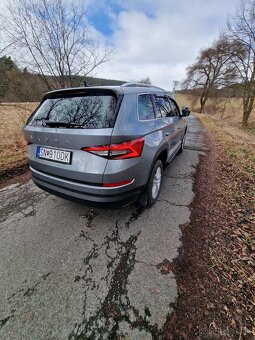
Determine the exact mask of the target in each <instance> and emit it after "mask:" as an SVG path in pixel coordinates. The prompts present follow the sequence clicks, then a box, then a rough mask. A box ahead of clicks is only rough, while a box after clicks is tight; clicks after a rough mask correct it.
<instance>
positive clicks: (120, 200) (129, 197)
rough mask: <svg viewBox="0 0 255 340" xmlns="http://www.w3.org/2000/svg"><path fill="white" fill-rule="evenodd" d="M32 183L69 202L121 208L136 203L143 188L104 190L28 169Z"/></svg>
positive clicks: (124, 187) (126, 187) (125, 187)
mask: <svg viewBox="0 0 255 340" xmlns="http://www.w3.org/2000/svg"><path fill="white" fill-rule="evenodd" d="M30 169H31V171H32V179H33V181H34V183H35V184H36V185H37V186H38V187H39V188H41V189H43V190H45V191H47V192H50V193H52V194H54V195H56V196H59V197H62V198H66V199H68V200H71V201H77V202H81V203H84V204H87V205H90V206H100V207H121V206H124V205H127V204H130V203H133V202H135V201H137V199H138V198H139V197H140V196H141V195H142V194H143V192H144V190H145V187H144V186H143V187H139V188H135V189H132V190H130V189H129V188H128V185H127V186H123V187H121V188H104V187H101V186H91V185H88V184H82V183H77V182H72V181H70V180H64V179H61V178H58V177H55V176H52V175H48V174H45V173H43V172H41V171H38V170H35V169H33V168H32V167H30Z"/></svg>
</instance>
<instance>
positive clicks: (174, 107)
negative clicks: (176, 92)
mask: <svg viewBox="0 0 255 340" xmlns="http://www.w3.org/2000/svg"><path fill="white" fill-rule="evenodd" d="M170 104H171V107H172V112H171V117H175V116H179V110H178V108H177V106H176V104H175V103H174V102H173V101H172V100H170Z"/></svg>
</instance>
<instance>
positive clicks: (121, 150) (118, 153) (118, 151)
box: [82, 137, 144, 159]
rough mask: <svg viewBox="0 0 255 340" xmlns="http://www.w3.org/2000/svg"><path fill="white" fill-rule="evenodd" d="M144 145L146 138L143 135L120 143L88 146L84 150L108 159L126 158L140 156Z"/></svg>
mask: <svg viewBox="0 0 255 340" xmlns="http://www.w3.org/2000/svg"><path fill="white" fill-rule="evenodd" d="M143 145H144V138H143V137H141V138H137V139H133V140H129V141H127V142H123V143H118V144H111V145H102V146H91V147H86V148H82V150H83V151H87V152H91V153H93V154H95V155H98V156H101V157H105V158H108V159H126V158H134V157H140V156H141V154H142V151H143Z"/></svg>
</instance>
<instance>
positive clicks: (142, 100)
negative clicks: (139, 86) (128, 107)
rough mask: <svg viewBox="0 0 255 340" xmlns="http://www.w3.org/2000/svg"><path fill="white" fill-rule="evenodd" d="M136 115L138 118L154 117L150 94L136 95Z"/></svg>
mask: <svg viewBox="0 0 255 340" xmlns="http://www.w3.org/2000/svg"><path fill="white" fill-rule="evenodd" d="M138 115H139V119H140V120H148V119H154V118H155V114H154V107H153V103H152V99H151V95H150V94H140V95H139V96H138Z"/></svg>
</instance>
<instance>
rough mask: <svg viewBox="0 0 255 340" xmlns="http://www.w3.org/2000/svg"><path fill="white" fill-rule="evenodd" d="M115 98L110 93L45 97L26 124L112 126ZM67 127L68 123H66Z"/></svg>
mask: <svg viewBox="0 0 255 340" xmlns="http://www.w3.org/2000/svg"><path fill="white" fill-rule="evenodd" d="M116 104H117V98H116V97H115V96H112V95H105V94H97V95H79V96H78V95H77V96H65V97H61V98H48V99H46V100H45V101H44V102H43V103H42V104H41V106H40V107H39V108H38V110H37V111H36V112H35V114H34V115H32V116H31V118H30V119H29V120H28V122H27V124H28V125H33V126H47V124H46V123H47V122H49V121H50V122H63V123H67V124H77V125H80V126H81V127H82V128H87V129H102V128H112V127H113V126H114V122H115V118H116V117H115V116H116ZM66 127H68V125H66Z"/></svg>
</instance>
